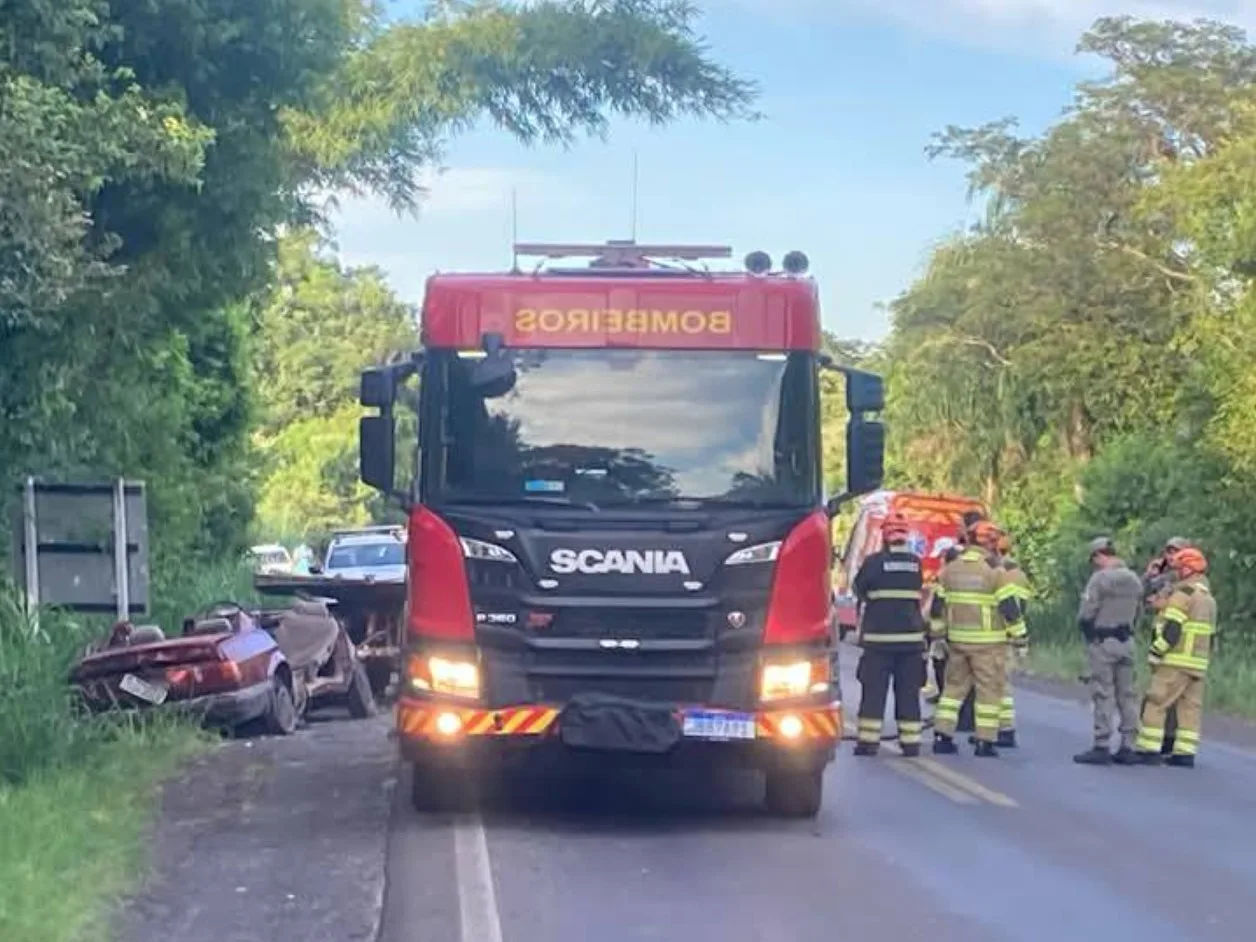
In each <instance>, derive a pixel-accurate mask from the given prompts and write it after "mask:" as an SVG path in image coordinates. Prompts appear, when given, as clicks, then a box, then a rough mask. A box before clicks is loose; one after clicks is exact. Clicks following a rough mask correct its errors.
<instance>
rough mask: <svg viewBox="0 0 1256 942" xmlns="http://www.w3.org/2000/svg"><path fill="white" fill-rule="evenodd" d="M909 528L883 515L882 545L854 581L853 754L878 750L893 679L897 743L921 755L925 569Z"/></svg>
mask: <svg viewBox="0 0 1256 942" xmlns="http://www.w3.org/2000/svg"><path fill="white" fill-rule="evenodd" d="M908 532H909V531H908V526H907V521H906V520H905V519H904V518H903V517H902V515H900V514H891V515H890V516H889V517H887V518H886V520H885V522H884V523H883V524H882V525H881V544H882V547H883V549H882V550H881V551H880V552H877V553H873V554H872V555H871V556H869V557H868V558H867V559H865V560H864V562H863V565H862V566H860V567H859V573H858V574H857V575H856V576H855V581H854V585H853V586H852V588H853V589H854V592H855V595H856V596H857V597H858V599H859V602H860V606H861V609H862V611H861V618H860V627H859V638H860V644H861V645H862V646H863V655H862V657H860V659H859V668H858V673H857V677H858V679H859V683H860V685H861V687H862V695H861V698H860V701H859V725H858V732H857V734H856V739H857V743H856V745H855V755H857V756H874V755H876V754H877V750H878V748H879V747H880V743H881V726H882V723H883V720H884V717H885V700H886V695H887V694H888V693H889V689H890V685H891V684H893V687H894V717H895V719H896V720H897V721H898V744H899V748H900V749H901V750H902V753H903V755H905V756H918V755H920V737H921V731H922V729H923V726H922V723H921V719H920V687H921V675H922V674H923V672H924V667H925V662H924V657H923V654H924V650H925V622H924V615H923V614H922V613H921V611H920V598H921V591H922V586H923V574H922V569H921V562H920V557H919V556H917V555H916V554H915V553H913V552H911V550H909V549H908V548H907V539H908Z"/></svg>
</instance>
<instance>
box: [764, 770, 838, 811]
mask: <svg viewBox="0 0 1256 942" xmlns="http://www.w3.org/2000/svg"><path fill="white" fill-rule="evenodd" d="M766 797H767V801H766V804H767V809H768V811H769V812H771V813H772V814H774V815H779V816H781V817H785V818H814V817H815V816H816V815H817V814H819V813H820V806H821V805H822V804H823V803H824V770H823V769H812V770H808V771H805V772H799V771H794V770H790V771H788V772H769V773H768V775H767V796H766Z"/></svg>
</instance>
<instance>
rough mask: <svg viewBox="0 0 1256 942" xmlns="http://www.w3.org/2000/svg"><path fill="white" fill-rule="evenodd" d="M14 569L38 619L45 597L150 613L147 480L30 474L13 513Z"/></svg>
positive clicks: (95, 608) (93, 608)
mask: <svg viewBox="0 0 1256 942" xmlns="http://www.w3.org/2000/svg"><path fill="white" fill-rule="evenodd" d="M13 523H14V526H13V562H14V567H13V568H14V575H15V576H16V577H17V580H18V583H19V584H20V585H21V586H22V587H23V588H24V589H25V592H26V607H27V611H28V613H29V614H30V616H31V618H32V619H35V618H37V616H38V611H39V607H40V606H41V605H52V606H57V607H60V608H66V609H69V610H71V611H76V612H92V613H106V612H107V613H111V614H113V615H115V616H116V617H117V618H118V620H119V621H123V620H127V619H130V618H131V617H132V616H134V615H145V614H147V613H148V610H149V598H148V582H149V572H148V542H149V541H148V512H147V501H146V494H145V489H144V484H143V482H139V481H126V480H124V479H118V480H116V481H113V482H109V483H105V482H101V483H92V484H68V483H61V482H53V481H41V480H39V479H37V478H34V477H28V478H27V479H26V481H25V484H24V485H23V487H22V488H21V501H20V512H18V513H15V514H14V521H13Z"/></svg>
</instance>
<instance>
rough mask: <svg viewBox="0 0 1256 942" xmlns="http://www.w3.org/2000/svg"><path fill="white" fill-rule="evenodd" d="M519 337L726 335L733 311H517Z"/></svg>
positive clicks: (573, 309) (523, 309)
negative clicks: (526, 335)
mask: <svg viewBox="0 0 1256 942" xmlns="http://www.w3.org/2000/svg"><path fill="white" fill-rule="evenodd" d="M515 330H516V331H517V332H518V333H521V334H689V335H691V336H696V335H700V334H729V333H732V330H733V313H732V311H698V310H687V311H685V310H679V309H676V310H666V311H665V310H647V309H644V308H641V309H635V308H633V309H619V308H570V309H568V310H560V309H558V308H520V309H519V310H517V311H515Z"/></svg>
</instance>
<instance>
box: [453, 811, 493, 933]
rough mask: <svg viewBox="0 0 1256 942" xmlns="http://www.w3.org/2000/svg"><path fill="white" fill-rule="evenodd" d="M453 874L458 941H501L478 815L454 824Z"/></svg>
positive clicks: (489, 871)
mask: <svg viewBox="0 0 1256 942" xmlns="http://www.w3.org/2000/svg"><path fill="white" fill-rule="evenodd" d="M454 873H455V876H456V877H457V879H458V916H459V922H460V923H461V932H460V933H459V935H460V938H461V940H462V942H502V923H501V916H499V915H498V913H497V894H496V893H495V892H494V891H493V867H492V864H491V863H490V862H489V859H488V839H487V838H486V837H485V835H484V822H483V821H482V820H480V816H479V815H472V816H468V817H466V818H460V819H459V820H458V821H457V822H455V824H454Z"/></svg>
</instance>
